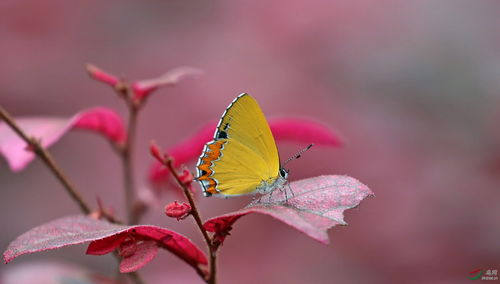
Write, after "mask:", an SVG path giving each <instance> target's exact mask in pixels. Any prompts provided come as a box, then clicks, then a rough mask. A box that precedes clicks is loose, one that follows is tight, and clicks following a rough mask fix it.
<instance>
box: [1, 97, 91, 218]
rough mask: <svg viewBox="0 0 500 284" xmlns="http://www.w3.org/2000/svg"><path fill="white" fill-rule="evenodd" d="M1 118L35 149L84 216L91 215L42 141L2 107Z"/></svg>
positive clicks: (86, 205) (88, 208)
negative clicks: (25, 129) (30, 133)
mask: <svg viewBox="0 0 500 284" xmlns="http://www.w3.org/2000/svg"><path fill="white" fill-rule="evenodd" d="M0 118H1V119H2V120H3V121H5V123H7V125H8V126H9V127H10V128H11V129H12V130H14V132H16V134H17V135H18V136H19V137H21V138H22V139H23V140H24V141H25V142H26V143H27V144H28V145H29V146H30V147H31V149H33V152H34V153H35V154H36V155H37V156H38V157H39V158H40V159H41V160H42V161H43V162H44V163H45V165H46V166H47V167H48V168H49V170H50V171H52V173H53V174H54V176H55V177H56V178H57V179H58V180H59V182H60V183H61V184H62V185H63V187H64V189H66V192H67V193H68V194H69V196H70V197H71V199H73V200H74V201H75V202H76V203H77V204H78V206H79V207H80V210H81V211H82V212H83V213H84V214H89V213H90V207H89V206H88V204H87V203H86V202H85V201H84V200H83V198H82V196H81V194H80V193H79V192H78V191H76V189H75V187H74V186H73V184H72V183H71V182H70V181H69V179H68V178H67V177H66V175H65V174H64V173H63V171H62V169H61V168H60V167H59V166H58V165H57V164H56V162H55V161H54V159H53V158H52V155H51V154H50V153H49V152H48V151H47V150H46V149H44V148H43V147H42V145H41V144H40V141H38V140H37V139H36V138H34V137H29V136H28V135H27V134H26V133H24V131H23V130H22V129H21V128H20V127H19V126H18V125H17V124H16V123H15V121H14V119H13V118H12V117H11V116H10V114H9V113H8V112H7V111H6V110H5V109H4V108H3V107H2V106H0Z"/></svg>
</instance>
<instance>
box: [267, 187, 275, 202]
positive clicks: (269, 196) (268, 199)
mask: <svg viewBox="0 0 500 284" xmlns="http://www.w3.org/2000/svg"><path fill="white" fill-rule="evenodd" d="M273 193H274V190H271V192H269V194H268V197H267V203H271V197H273Z"/></svg>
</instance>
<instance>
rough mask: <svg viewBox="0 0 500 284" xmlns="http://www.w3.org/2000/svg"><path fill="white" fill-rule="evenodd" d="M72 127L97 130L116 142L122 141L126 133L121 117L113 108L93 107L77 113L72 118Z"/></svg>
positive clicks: (125, 137)
mask: <svg viewBox="0 0 500 284" xmlns="http://www.w3.org/2000/svg"><path fill="white" fill-rule="evenodd" d="M72 121H73V127H74V128H79V129H85V130H92V131H95V132H98V133H100V134H102V135H103V136H105V137H106V138H108V139H109V140H110V141H113V142H116V143H123V142H125V140H126V139H127V133H126V131H125V127H124V126H123V121H122V118H121V117H120V116H119V115H118V114H117V113H116V112H115V111H113V110H111V109H108V108H105V107H95V108H92V109H89V110H85V111H83V112H80V113H78V114H77V115H75V116H74V117H73V118H72Z"/></svg>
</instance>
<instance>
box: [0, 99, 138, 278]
mask: <svg viewBox="0 0 500 284" xmlns="http://www.w3.org/2000/svg"><path fill="white" fill-rule="evenodd" d="M0 118H1V119H2V120H3V121H5V123H7V125H8V126H9V127H10V128H11V129H12V130H13V131H14V132H16V134H17V135H18V136H19V137H21V139H23V140H24V141H25V142H26V143H27V144H28V145H29V146H30V147H31V149H33V152H34V153H35V154H36V155H37V156H38V157H39V158H40V159H42V161H43V162H44V163H45V165H46V166H47V167H48V168H49V169H50V170H51V171H52V173H53V174H54V175H55V176H56V178H57V179H58V180H59V182H61V184H62V185H63V187H64V188H65V189H66V191H67V192H68V194H69V195H70V197H71V198H72V199H73V200H74V201H75V202H76V203H77V204H78V206H79V207H80V210H81V211H82V213H84V214H86V215H88V214H90V212H91V210H90V206H89V205H88V204H87V203H86V202H85V201H84V200H83V198H82V196H81V195H80V193H79V192H78V191H77V190H76V189H75V187H74V186H73V184H72V183H71V182H70V181H69V179H68V178H67V177H66V175H65V174H64V173H63V171H62V169H61V168H60V167H59V166H58V165H57V164H56V162H55V160H54V159H53V158H52V155H51V154H50V153H49V152H48V151H47V150H46V149H44V148H43V147H42V145H41V144H40V142H39V141H38V140H37V139H36V138H33V137H31V138H30V137H29V136H28V135H27V134H26V133H25V132H24V131H23V130H22V129H21V128H20V127H19V126H18V125H17V124H16V122H15V121H14V119H13V118H12V116H11V115H10V114H9V113H8V112H7V111H6V110H5V109H4V108H3V107H2V106H0ZM107 219H108V221H110V222H112V221H111V220H110V218H107ZM127 275H128V276H129V277H130V278H131V279H132V281H133V282H134V283H135V284H144V283H145V282H144V281H143V280H142V279H141V277H140V276H139V274H138V273H136V272H133V273H129V274H127Z"/></svg>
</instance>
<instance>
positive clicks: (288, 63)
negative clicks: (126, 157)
mask: <svg viewBox="0 0 500 284" xmlns="http://www.w3.org/2000/svg"><path fill="white" fill-rule="evenodd" d="M499 13H500V3H499V2H498V1H494V0H491V1H465V0H464V1H462V0H448V1H401V0H398V1H396V0H387V1H385V0H384V1H380V0H377V1H375V0H363V1H295V0H293V1H290V0H288V1H186V0H182V1H181V0H176V1H83V0H82V1H63V0H59V1H36V0H30V1H28V0H22V1H15V0H3V1H1V3H0V54H1V55H0V58H1V64H0V103H1V105H2V106H4V107H5V108H6V109H8V110H9V111H10V112H11V113H13V114H14V115H16V116H21V115H54V116H67V117H69V116H71V115H73V114H75V113H76V112H78V111H80V110H82V109H85V108H88V107H92V106H97V105H103V106H108V107H111V108H114V109H116V110H117V111H118V112H119V113H121V114H123V115H125V114H126V112H125V109H124V107H123V105H122V102H121V101H119V100H118V99H117V98H116V97H115V95H114V93H113V92H112V91H111V90H110V89H109V88H108V87H106V86H104V85H102V84H100V83H97V82H94V81H92V80H91V79H89V78H88V76H87V74H86V73H85V71H84V67H83V66H84V64H85V63H87V62H91V63H94V64H96V65H98V66H100V67H102V68H104V69H106V70H109V71H113V72H114V73H116V74H118V75H121V76H123V77H125V78H129V79H144V78H149V77H154V76H157V75H159V74H161V73H163V72H165V71H167V70H168V69H170V68H172V67H176V66H179V65H190V66H194V67H199V68H201V69H203V70H204V71H205V75H203V76H202V77H200V78H198V79H196V80H186V81H183V82H182V83H181V84H179V85H178V86H176V87H175V88H166V89H162V90H160V91H158V92H157V93H155V94H154V97H152V98H151V99H150V100H149V101H148V104H147V106H146V108H145V110H144V111H143V113H141V116H140V122H139V133H138V137H137V138H138V143H137V151H136V156H135V158H136V162H137V165H136V175H137V183H138V187H141V188H146V187H148V182H147V172H148V169H149V165H150V163H151V162H152V158H150V156H149V155H148V144H149V141H150V140H151V139H155V140H156V141H157V142H158V143H159V144H160V145H162V146H164V147H168V146H171V145H174V144H175V143H177V142H179V141H180V140H182V139H183V138H185V137H187V136H189V135H191V134H193V133H195V132H196V130H198V129H199V128H200V127H201V126H202V125H203V124H204V123H205V122H207V121H209V120H214V119H217V118H218V117H219V116H220V114H221V113H222V111H223V110H224V108H225V107H226V106H227V104H228V103H229V102H230V101H231V100H232V99H233V98H234V97H235V96H236V95H237V94H239V93H241V92H248V93H250V94H252V95H253V96H254V97H256V98H257V100H258V101H259V102H260V104H261V106H262V108H263V110H264V112H265V113H266V115H267V116H269V117H272V116H284V115H286V116H300V117H312V118H315V119H317V120H319V121H322V122H324V123H325V124H327V125H329V126H330V127H331V128H332V129H335V130H337V131H339V133H342V135H343V136H344V137H345V138H346V140H347V144H346V146H345V147H343V148H338V149H334V148H321V147H316V148H313V149H312V150H311V151H309V152H308V153H307V154H305V155H304V156H303V158H302V159H300V160H298V161H295V162H293V163H292V164H290V167H291V170H292V175H291V178H292V179H300V178H304V177H309V176H316V175H320V174H347V175H350V176H353V177H355V178H357V179H359V180H360V181H362V182H363V183H365V184H367V185H368V186H369V187H370V188H371V189H372V190H373V191H374V192H375V194H376V197H375V198H371V199H368V200H365V201H363V202H362V204H361V206H360V207H359V208H357V209H353V210H350V211H348V212H347V213H346V220H347V222H348V223H349V226H346V227H336V228H334V229H332V230H330V234H329V235H330V239H331V244H330V245H328V246H324V245H322V244H320V243H317V242H316V241H314V240H312V239H310V238H308V237H307V236H305V235H304V234H302V233H300V232H298V231H295V230H293V229H291V228H289V227H288V226H286V225H284V224H282V223H279V222H277V221H274V220H272V219H271V218H269V217H266V216H257V215H256V216H247V217H244V218H243V219H241V220H240V221H239V222H238V223H237V224H236V225H235V228H234V230H233V231H232V236H231V237H230V238H228V239H227V241H226V243H225V244H224V246H223V248H222V250H221V253H220V257H219V268H220V269H219V280H220V283H368V282H370V283H388V282H393V283H402V282H407V283H416V282H433V283H459V282H468V281H470V280H468V279H467V276H469V272H470V271H472V270H474V269H477V268H483V269H488V268H491V269H500V245H499V240H500V227H499V224H500V222H499V219H500V218H499V216H500V206H499V205H500V204H499V201H500V191H499V190H500V187H499V185H500V130H499V128H498V122H499V119H500V99H499V95H500V80H499V78H500V40H499V33H498V32H499V27H500V17H498V15H499ZM303 146H304V145H297V144H294V143H286V144H285V143H281V144H279V148H280V152H281V154H282V156H283V157H286V156H289V155H290V154H291V153H293V152H295V151H296V150H297V149H299V148H300V147H303ZM51 151H52V152H53V154H54V156H55V158H56V159H57V161H58V162H59V163H60V164H61V165H62V167H63V168H65V169H66V171H67V172H68V175H69V176H70V177H71V178H72V179H73V180H74V182H75V183H76V185H77V186H78V188H80V189H81V191H83V192H84V195H85V198H86V199H87V200H88V201H89V202H90V201H92V202H93V204H95V201H94V200H95V197H96V196H99V197H101V198H102V199H103V201H104V202H105V203H106V204H107V205H110V206H113V207H114V208H115V209H116V210H117V212H118V213H120V214H121V213H122V209H123V208H122V203H123V200H122V199H121V192H122V177H121V164H120V161H119V159H118V158H117V157H116V155H115V154H114V153H113V152H112V151H111V149H110V147H109V145H108V143H107V142H106V141H104V139H102V138H100V137H97V136H95V135H92V134H89V133H86V132H72V133H71V134H69V135H67V136H66V137H64V138H63V139H62V140H61V141H60V142H59V143H58V144H56V145H54V146H53V147H52V148H51ZM189 166H190V167H192V166H193V165H189ZM0 188H1V200H0V208H1V209H0V216H1V218H0V226H1V228H2V234H1V235H0V248H2V250H4V249H5V248H6V247H7V245H8V243H9V242H10V241H12V240H13V239H14V238H15V237H16V236H18V235H20V234H21V233H23V232H25V231H27V230H28V229H30V228H32V227H34V226H36V225H39V224H41V223H44V222H47V221H49V220H52V219H55V218H57V217H60V216H64V215H70V214H76V213H78V209H77V207H76V206H75V205H74V204H73V203H72V202H71V201H70V200H69V198H68V197H67V196H66V195H65V193H64V192H63V190H62V188H61V186H60V185H59V184H58V183H57V181H56V180H55V179H54V177H52V176H51V175H50V174H49V172H48V171H47V169H46V168H45V167H44V166H43V164H42V163H41V162H39V161H35V162H34V163H32V164H31V165H30V166H29V167H28V168H27V169H26V170H24V171H23V172H21V173H17V174H13V173H11V172H10V170H9V169H8V167H7V164H6V162H5V161H4V160H1V161H0ZM174 198H176V196H175V195H173V194H171V193H165V194H164V195H163V196H162V198H161V199H158V203H159V207H158V208H154V209H151V211H150V212H149V213H148V215H147V216H146V217H145V220H144V223H151V224H156V225H161V226H166V227H169V228H172V229H175V230H178V231H180V232H182V233H184V234H186V235H189V236H190V237H191V238H192V239H194V241H195V242H197V243H198V244H199V245H200V246H202V245H203V242H202V240H201V238H200V235H199V233H198V232H197V231H195V230H194V229H193V228H194V226H193V223H192V222H191V220H187V221H184V222H177V221H175V220H173V219H169V218H167V217H165V216H164V215H163V210H162V206H163V205H164V204H166V203H167V202H169V201H171V200H173V199H174ZM198 200H199V203H200V206H201V210H202V214H203V216H205V217H209V216H215V215H218V214H221V213H225V212H229V211H230V210H235V209H238V208H241V207H242V206H244V205H245V204H246V203H247V202H248V199H245V198H237V199H230V200H220V199H214V198H210V199H205V198H202V197H201V194H199V198H198ZM84 251H85V246H78V247H74V248H66V249H62V250H58V251H52V252H48V253H42V254H36V255H30V256H23V257H21V258H19V259H17V260H15V261H14V262H13V263H11V264H9V265H1V266H0V274H2V275H4V276H5V275H8V274H9V273H12V271H13V270H14V269H16V268H18V267H21V266H22V265H33V263H34V262H35V263H38V264H40V263H42V264H41V265H42V267H43V263H44V262H45V261H47V262H48V261H50V262H54V261H55V262H60V263H66V264H72V265H77V266H83V267H85V269H88V270H91V271H95V272H98V273H102V274H104V275H109V276H113V275H114V274H115V273H116V272H115V269H116V263H115V260H114V259H113V258H112V257H110V256H104V257H96V256H86V255H83V253H84ZM35 266H36V265H35ZM30 267H31V266H30ZM36 271H40V270H36ZM41 271H43V272H46V273H49V271H50V270H43V269H42V270H41ZM43 272H41V273H43ZM141 273H142V275H143V276H144V277H145V278H146V280H148V281H150V282H151V283H201V281H200V280H199V279H198V276H197V275H196V274H195V272H194V271H193V270H192V269H191V268H190V267H188V266H186V265H184V263H183V262H181V261H180V260H178V259H177V258H175V257H174V256H172V255H170V254H168V253H166V252H160V253H159V255H158V257H157V259H155V260H154V261H153V262H151V263H150V264H148V265H147V266H146V267H144V268H143V269H142V270H141Z"/></svg>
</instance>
